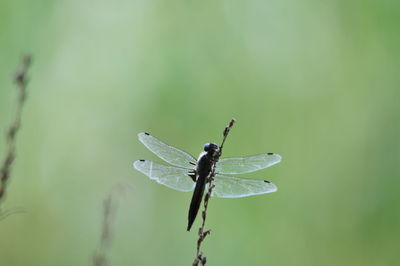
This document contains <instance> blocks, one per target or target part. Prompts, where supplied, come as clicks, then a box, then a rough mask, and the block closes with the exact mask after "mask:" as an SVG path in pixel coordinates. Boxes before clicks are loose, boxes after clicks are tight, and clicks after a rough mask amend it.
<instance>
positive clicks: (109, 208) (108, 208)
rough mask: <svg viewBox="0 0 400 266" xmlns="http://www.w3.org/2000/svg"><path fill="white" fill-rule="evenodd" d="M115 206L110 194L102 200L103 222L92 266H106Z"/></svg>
mask: <svg viewBox="0 0 400 266" xmlns="http://www.w3.org/2000/svg"><path fill="white" fill-rule="evenodd" d="M116 209H117V205H116V202H115V199H113V195H112V193H111V194H110V195H109V196H108V197H107V198H106V199H105V200H104V203H103V222H102V227H101V228H102V229H101V236H100V243H99V247H98V249H97V250H96V251H95V252H94V254H93V266H106V265H107V254H106V251H107V249H108V248H109V246H110V244H111V241H112V225H113V222H114V219H115V213H116Z"/></svg>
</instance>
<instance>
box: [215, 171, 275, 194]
mask: <svg viewBox="0 0 400 266" xmlns="http://www.w3.org/2000/svg"><path fill="white" fill-rule="evenodd" d="M213 184H214V185H215V187H214V189H213V191H212V196H214V197H218V198H242V197H248V196H253V195H260V194H265V193H272V192H275V191H277V187H276V186H275V185H274V184H272V183H270V182H269V181H265V180H259V179H248V178H239V177H233V176H224V175H219V174H216V175H215V177H214V181H213Z"/></svg>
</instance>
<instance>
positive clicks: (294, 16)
mask: <svg viewBox="0 0 400 266" xmlns="http://www.w3.org/2000/svg"><path fill="white" fill-rule="evenodd" d="M399 18H400V4H399V2H398V1H389V0H383V1H340V0H336V1H334V0H331V1H322V2H321V1H293V0H292V1H291V0H289V1H276V0H273V1H260V0H250V1H246V2H244V1H234V0H229V1H228V0H225V1H223V0H213V1H199V2H197V1H177V0H171V1H149V0H141V1H140V0H138V1H132V0H131V1H128V0H119V1H105V0H100V1H94V0H80V1H78V0H69V1H66V0H64V1H50V0H37V1H29V0H2V1H1V2H0V59H1V60H0V88H1V90H0V128H1V131H2V132H5V131H6V128H7V127H8V125H9V123H10V121H11V119H12V116H13V112H14V108H15V91H14V88H13V85H12V84H11V76H12V73H13V71H14V69H15V68H16V66H17V65H18V62H19V57H20V55H21V53H22V52H31V53H32V54H33V56H34V63H33V65H32V68H31V69H30V72H29V76H30V77H31V82H30V84H29V88H28V89H29V98H28V101H27V104H26V106H25V109H24V114H23V128H22V131H21V132H20V133H21V134H20V135H19V138H18V158H17V161H16V163H15V165H14V167H13V176H12V180H11V182H10V184H9V189H8V193H7V198H6V201H5V202H4V203H3V204H2V206H3V208H4V209H10V208H15V207H23V208H24V209H25V210H26V212H25V213H23V214H18V215H14V216H10V217H8V218H7V219H5V220H2V221H0V265H2V266H3V265H4V266H14V265H16V266H19V265H41V266H47V265H58V266H62V265H91V264H92V255H93V252H94V250H95V249H96V248H97V246H98V242H99V238H100V231H101V220H102V202H103V199H104V198H105V197H107V195H108V194H109V193H110V192H112V193H114V195H115V199H116V201H117V203H118V207H117V213H116V217H115V221H114V224H113V241H112V244H111V246H110V248H109V249H108V251H107V256H108V265H191V263H192V261H193V258H194V254H195V241H196V239H197V238H196V228H197V227H198V226H199V219H198V220H197V221H196V223H195V225H194V227H193V229H194V230H192V231H191V232H190V233H188V232H186V230H185V229H186V223H187V209H188V206H189V202H190V198H191V194H190V193H181V192H177V191H173V190H170V189H168V188H166V187H163V186H160V185H158V184H156V183H154V182H153V181H151V180H149V179H148V178H147V177H145V176H144V175H143V174H141V173H139V172H137V171H135V170H133V169H132V166H131V164H132V162H133V161H134V160H136V159H151V160H156V161H160V160H159V159H158V158H156V157H155V156H154V155H153V154H151V153H150V152H149V151H148V150H146V148H145V147H144V146H142V145H141V144H140V143H139V142H138V140H137V136H136V134H137V133H138V132H140V131H148V132H151V133H152V134H153V135H155V136H157V137H158V138H160V139H162V140H164V141H166V142H167V143H169V144H171V145H174V146H177V147H179V148H182V149H184V150H186V151H188V152H190V153H192V154H193V155H195V156H197V155H198V154H199V153H200V151H201V149H202V146H203V144H204V143H206V142H209V141H215V142H220V140H221V131H222V129H223V128H224V126H225V125H226V123H227V122H228V121H229V119H230V118H232V117H234V118H236V119H237V124H236V125H235V127H234V128H233V130H232V132H231V135H230V136H229V138H228V140H227V143H226V146H225V150H224V156H239V155H250V154H257V153H262V152H276V153H279V154H281V155H282V156H283V161H282V163H280V164H279V165H276V166H274V167H272V168H270V169H266V170H263V171H259V172H256V173H254V174H249V175H246V177H252V178H262V179H268V180H271V181H273V182H274V183H275V184H276V185H277V186H278V188H279V190H278V192H277V193H273V194H268V195H263V196H256V197H249V198H242V199H217V198H215V199H212V201H211V202H210V206H209V213H208V220H207V228H211V229H212V230H213V232H212V234H211V236H209V237H208V238H207V239H206V241H205V242H204V252H205V255H206V256H207V258H208V264H209V265H284V266H286V265H352V266H353V265H363V266H365V265H395V264H397V263H398V258H399V254H398V249H399V245H400V240H399V237H400V226H399V225H400V212H399V204H400V194H399V192H400V181H399V177H400V164H399V161H400V140H399V136H400V120H399V119H400V115H399V114H400V88H399V85H400V75H399V67H400V63H399V62H400V50H399V47H400V34H399V27H400V20H399ZM0 148H1V150H0V151H1V155H3V151H4V150H5V143H4V138H3V137H2V138H1V139H0Z"/></svg>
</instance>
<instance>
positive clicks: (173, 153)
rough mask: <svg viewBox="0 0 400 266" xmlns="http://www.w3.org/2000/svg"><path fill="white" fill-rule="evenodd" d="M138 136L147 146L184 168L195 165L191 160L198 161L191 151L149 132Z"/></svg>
mask: <svg viewBox="0 0 400 266" xmlns="http://www.w3.org/2000/svg"><path fill="white" fill-rule="evenodd" d="M138 137H139V140H140V141H141V142H142V143H143V144H144V146H146V148H148V149H149V150H150V151H152V152H153V153H154V154H155V155H157V156H158V157H160V158H161V159H163V160H164V161H166V162H168V163H170V164H172V165H175V166H179V167H183V168H193V165H191V164H190V162H192V163H196V159H195V158H193V156H192V155H190V154H189V153H186V152H184V151H181V150H179V149H177V148H174V147H172V146H169V145H168V144H166V143H164V142H162V141H161V140H159V139H157V138H155V137H153V136H152V135H150V134H149V133H145V132H143V133H139V134H138Z"/></svg>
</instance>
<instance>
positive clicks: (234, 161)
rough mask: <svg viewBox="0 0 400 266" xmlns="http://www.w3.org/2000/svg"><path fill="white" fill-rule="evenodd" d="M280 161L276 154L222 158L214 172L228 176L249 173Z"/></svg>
mask: <svg viewBox="0 0 400 266" xmlns="http://www.w3.org/2000/svg"><path fill="white" fill-rule="evenodd" d="M281 159H282V157H281V156H280V155H279V154H276V153H262V154H257V155H252V156H247V157H234V158H224V159H221V160H219V161H218V162H217V165H216V169H215V172H216V173H219V174H229V175H237V174H245V173H251V172H255V171H258V170H261V169H264V168H267V167H270V166H271V165H274V164H277V163H279V162H280V161H281Z"/></svg>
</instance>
